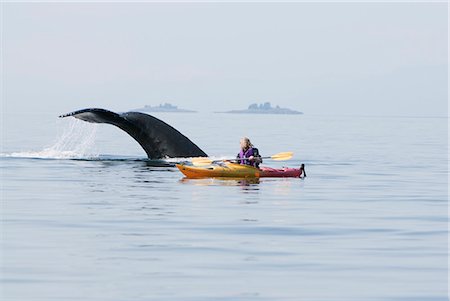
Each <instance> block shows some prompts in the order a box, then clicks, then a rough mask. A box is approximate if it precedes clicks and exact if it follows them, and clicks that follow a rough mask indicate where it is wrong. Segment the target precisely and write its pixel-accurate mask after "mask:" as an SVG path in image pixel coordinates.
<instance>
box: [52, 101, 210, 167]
mask: <svg viewBox="0 0 450 301" xmlns="http://www.w3.org/2000/svg"><path fill="white" fill-rule="evenodd" d="M69 116H72V117H75V118H78V119H81V120H84V121H87V122H92V123H107V124H112V125H115V126H117V127H118V128H120V129H122V130H123V131H125V132H127V133H128V134H129V135H130V136H131V137H133V138H134V140H136V141H137V142H138V143H139V144H140V145H141V146H142V148H143V149H144V151H145V152H146V153H147V156H148V158H149V159H163V158H187V157H207V156H208V155H207V154H206V153H205V152H204V151H202V150H201V149H200V148H199V147H198V146H197V145H196V144H195V143H193V142H192V141H191V140H189V138H187V137H186V136H184V135H183V134H181V133H180V132H179V131H178V130H176V129H175V128H173V127H172V126H170V125H169V124H167V123H165V122H164V121H162V120H159V119H158V118H156V117H153V116H151V115H148V114H144V113H139V112H126V113H120V114H118V113H114V112H111V111H108V110H105V109H98V108H89V109H83V110H78V111H75V112H71V113H67V114H64V115H61V116H59V117H60V118H64V117H69Z"/></svg>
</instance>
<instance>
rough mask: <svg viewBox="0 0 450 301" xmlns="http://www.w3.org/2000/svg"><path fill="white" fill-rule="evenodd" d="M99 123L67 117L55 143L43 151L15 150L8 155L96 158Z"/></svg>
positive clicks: (21, 156) (20, 156)
mask: <svg viewBox="0 0 450 301" xmlns="http://www.w3.org/2000/svg"><path fill="white" fill-rule="evenodd" d="M96 134H97V125H96V124H91V123H86V122H83V121H80V120H77V119H73V118H72V119H66V120H64V124H63V127H62V130H61V133H60V134H59V135H58V137H57V139H56V141H55V142H54V144H53V145H51V146H49V147H45V148H44V149H43V150H41V151H28V152H15V153H11V154H7V155H6V156H7V157H18V158H37V159H95V158H98V157H99V154H98V153H96V152H94V151H93V147H94V143H95V138H96Z"/></svg>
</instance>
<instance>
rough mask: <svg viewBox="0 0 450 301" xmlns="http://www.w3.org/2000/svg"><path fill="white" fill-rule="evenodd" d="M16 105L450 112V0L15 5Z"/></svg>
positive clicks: (7, 72) (9, 17) (12, 95)
mask: <svg viewBox="0 0 450 301" xmlns="http://www.w3.org/2000/svg"><path fill="white" fill-rule="evenodd" d="M2 10H3V11H2V62H3V71H2V81H3V91H2V93H3V97H2V99H3V101H2V102H3V113H6V114H8V113H17V112H22V111H25V112H27V111H29V112H55V114H59V113H66V112H68V111H73V110H77V109H82V108H86V107H101V108H105V109H110V110H113V111H126V110H130V109H135V108H140V107H143V106H144V105H152V106H157V105H159V104H161V103H165V102H167V103H171V104H173V105H176V106H178V107H179V108H183V109H192V110H196V111H200V112H214V111H227V110H233V109H244V108H247V107H248V105H250V104H252V103H264V102H270V103H271V104H272V105H273V106H276V105H279V106H280V107H283V108H290V109H293V110H297V111H301V112H304V113H305V114H360V115H386V116H395V115H401V116H447V115H448V28H447V27H448V6H447V3H323V2H322V3H305V2H299V3H3V4H2Z"/></svg>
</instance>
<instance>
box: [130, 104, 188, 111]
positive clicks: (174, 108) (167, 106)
mask: <svg viewBox="0 0 450 301" xmlns="http://www.w3.org/2000/svg"><path fill="white" fill-rule="evenodd" d="M133 111H139V112H177V113H195V112H196V111H191V110H185V109H179V108H178V107H177V106H174V105H172V104H170V103H164V104H160V105H159V106H154V107H152V106H149V105H146V106H144V107H143V108H140V109H135V110H133Z"/></svg>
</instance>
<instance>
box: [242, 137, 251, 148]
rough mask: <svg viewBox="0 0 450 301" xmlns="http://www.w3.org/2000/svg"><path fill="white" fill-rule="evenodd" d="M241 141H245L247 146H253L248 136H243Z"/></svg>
mask: <svg viewBox="0 0 450 301" xmlns="http://www.w3.org/2000/svg"><path fill="white" fill-rule="evenodd" d="M241 141H244V143H245V146H246V148H251V147H253V144H252V143H251V142H250V139H248V138H247V137H242V138H241Z"/></svg>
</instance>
